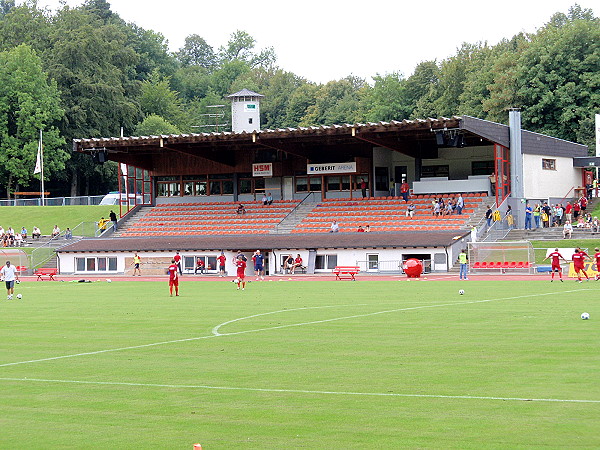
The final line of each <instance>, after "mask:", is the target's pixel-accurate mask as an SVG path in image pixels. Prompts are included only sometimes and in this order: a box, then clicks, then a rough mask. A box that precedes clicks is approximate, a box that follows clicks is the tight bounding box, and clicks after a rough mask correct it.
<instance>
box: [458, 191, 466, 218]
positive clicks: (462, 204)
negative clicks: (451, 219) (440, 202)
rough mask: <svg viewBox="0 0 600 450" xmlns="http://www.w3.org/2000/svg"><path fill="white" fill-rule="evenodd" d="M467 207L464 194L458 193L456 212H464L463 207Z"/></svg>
mask: <svg viewBox="0 0 600 450" xmlns="http://www.w3.org/2000/svg"><path fill="white" fill-rule="evenodd" d="M464 207H465V200H464V199H463V196H462V194H458V200H456V213H457V214H462V211H463V208H464Z"/></svg>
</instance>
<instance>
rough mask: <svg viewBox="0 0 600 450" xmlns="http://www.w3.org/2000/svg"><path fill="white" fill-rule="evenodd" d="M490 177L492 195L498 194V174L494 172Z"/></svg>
mask: <svg viewBox="0 0 600 450" xmlns="http://www.w3.org/2000/svg"><path fill="white" fill-rule="evenodd" d="M488 178H489V179H490V189H491V192H492V195H496V174H495V173H493V174H491V175H490V176H489V177H488Z"/></svg>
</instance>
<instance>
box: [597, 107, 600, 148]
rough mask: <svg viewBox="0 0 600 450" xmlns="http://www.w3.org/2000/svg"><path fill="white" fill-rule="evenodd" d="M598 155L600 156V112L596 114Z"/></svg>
mask: <svg viewBox="0 0 600 450" xmlns="http://www.w3.org/2000/svg"><path fill="white" fill-rule="evenodd" d="M596 156H600V114H596Z"/></svg>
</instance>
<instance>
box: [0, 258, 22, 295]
mask: <svg viewBox="0 0 600 450" xmlns="http://www.w3.org/2000/svg"><path fill="white" fill-rule="evenodd" d="M0 276H2V279H3V280H4V283H6V294H7V296H6V299H7V300H12V298H13V294H14V292H15V280H18V279H19V274H18V273H17V268H16V267H15V266H13V265H11V263H10V261H6V265H5V266H4V267H3V268H2V269H1V270H0Z"/></svg>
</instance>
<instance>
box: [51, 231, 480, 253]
mask: <svg viewBox="0 0 600 450" xmlns="http://www.w3.org/2000/svg"><path fill="white" fill-rule="evenodd" d="M467 234H469V233H468V232H466V231H457V230H454V231H452V230H451V231H447V230H445V231H424V232H416V231H415V232H413V231H407V232H397V233H322V234H314V233H313V234H310V235H306V234H293V235H289V234H285V235H284V234H263V235H223V236H194V237H152V238H148V237H143V238H142V237H140V238H115V239H82V240H80V241H77V242H74V243H73V244H70V245H66V246H64V247H61V248H60V249H57V252H59V253H67V252H133V251H139V252H144V251H152V252H155V251H175V250H182V251H198V250H238V249H239V250H250V249H252V250H255V249H257V248H258V249H302V248H309V249H310V248H398V247H400V248H402V247H405V248H423V247H447V246H449V245H451V244H453V243H455V242H456V240H457V238H462V237H464V236H466V235H467Z"/></svg>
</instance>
